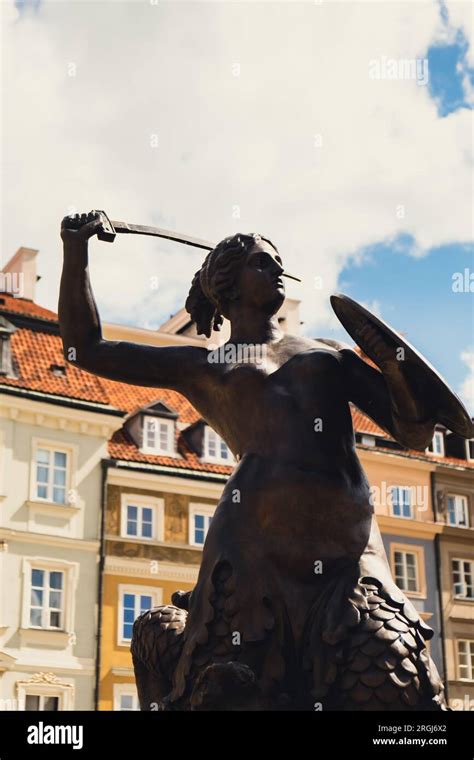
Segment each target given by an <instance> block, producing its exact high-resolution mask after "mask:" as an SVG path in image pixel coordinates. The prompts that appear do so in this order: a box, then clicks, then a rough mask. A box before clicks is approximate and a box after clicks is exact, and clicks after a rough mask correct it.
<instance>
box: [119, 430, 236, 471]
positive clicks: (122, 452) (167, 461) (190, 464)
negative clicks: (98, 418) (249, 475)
mask: <svg viewBox="0 0 474 760" xmlns="http://www.w3.org/2000/svg"><path fill="white" fill-rule="evenodd" d="M177 449H178V454H179V455H180V456H179V457H165V456H161V455H156V454H144V453H143V452H141V451H140V450H139V449H138V447H137V446H136V445H135V444H134V443H133V441H132V440H131V439H130V437H129V436H128V435H127V433H126V431H125V430H124V429H123V428H122V429H121V430H117V431H116V432H115V433H114V435H113V436H112V438H111V439H110V441H109V456H110V457H111V458H112V459H124V460H126V461H129V462H137V463H138V462H143V463H146V464H158V465H161V466H164V467H177V468H179V469H186V470H198V471H200V472H212V473H218V474H221V475H230V473H231V472H232V469H233V468H232V467H230V466H228V465H221V464H211V463H209V462H202V461H201V460H200V459H199V457H198V456H197V455H196V454H195V452H194V451H191V449H190V448H189V446H188V445H187V443H186V441H185V440H184V438H183V436H182V435H178V439H177Z"/></svg>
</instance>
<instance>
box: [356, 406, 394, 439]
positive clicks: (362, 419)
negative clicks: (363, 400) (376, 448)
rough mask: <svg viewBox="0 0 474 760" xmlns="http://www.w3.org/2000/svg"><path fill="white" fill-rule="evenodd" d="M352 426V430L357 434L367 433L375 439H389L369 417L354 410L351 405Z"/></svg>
mask: <svg viewBox="0 0 474 760" xmlns="http://www.w3.org/2000/svg"><path fill="white" fill-rule="evenodd" d="M351 414H352V424H353V426H354V430H356V431H357V432H358V433H368V434H369V435H376V436H377V438H389V436H388V435H387V433H386V432H385V430H382V428H381V427H379V426H378V425H377V424H376V423H375V422H374V421H373V420H371V419H370V417H367V415H366V414H364V413H363V412H361V411H360V410H359V409H356V408H355V407H354V406H352V404H351Z"/></svg>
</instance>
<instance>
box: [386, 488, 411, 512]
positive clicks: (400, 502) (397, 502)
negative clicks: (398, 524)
mask: <svg viewBox="0 0 474 760" xmlns="http://www.w3.org/2000/svg"><path fill="white" fill-rule="evenodd" d="M390 494H391V500H392V514H393V515H394V516H395V517H408V518H410V517H412V510H411V488H408V487H406V486H392V488H391V489H390Z"/></svg>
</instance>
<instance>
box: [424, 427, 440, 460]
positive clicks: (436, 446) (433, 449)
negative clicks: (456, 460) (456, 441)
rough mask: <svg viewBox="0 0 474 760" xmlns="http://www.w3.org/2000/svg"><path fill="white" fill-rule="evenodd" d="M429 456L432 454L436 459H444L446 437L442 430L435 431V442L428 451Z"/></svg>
mask: <svg viewBox="0 0 474 760" xmlns="http://www.w3.org/2000/svg"><path fill="white" fill-rule="evenodd" d="M426 453H427V454H432V455H433V456H434V457H444V435H443V433H442V432H441V430H435V433H434V436H433V440H432V441H431V443H430V445H429V446H428V448H427V449H426Z"/></svg>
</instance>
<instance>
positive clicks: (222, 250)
mask: <svg viewBox="0 0 474 760" xmlns="http://www.w3.org/2000/svg"><path fill="white" fill-rule="evenodd" d="M261 240H265V241H266V242H267V243H269V244H270V245H271V246H272V248H274V250H275V251H277V252H278V249H277V247H276V246H275V245H274V244H273V243H272V241H271V240H269V239H268V238H265V237H263V236H262V235H257V234H256V233H249V234H248V235H244V234H242V233H237V234H236V235H233V236H232V237H227V238H224V240H221V242H220V243H218V244H217V245H216V247H215V248H213V249H212V251H209V253H208V255H207V256H206V258H205V260H204V263H203V265H202V267H201V269H199V270H198V271H197V272H196V274H195V275H194V277H193V281H192V284H191V288H190V290H189V293H188V297H187V299H186V304H185V308H186V311H187V312H188V314H189V315H190V316H191V319H192V320H193V321H194V322H195V323H196V327H197V331H198V334H204V335H206V336H207V337H208V338H209V337H210V336H211V331H212V330H213V329H214V330H220V328H221V325H222V323H223V321H224V320H223V315H224V316H226V305H227V302H228V300H229V299H230V297H231V290H232V287H233V285H234V283H235V280H236V279H237V275H238V272H239V270H240V267H241V266H242V264H243V262H244V261H245V258H246V256H247V254H248V253H249V251H250V250H251V249H252V248H253V246H254V245H255V243H258V242H260V241H261Z"/></svg>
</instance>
